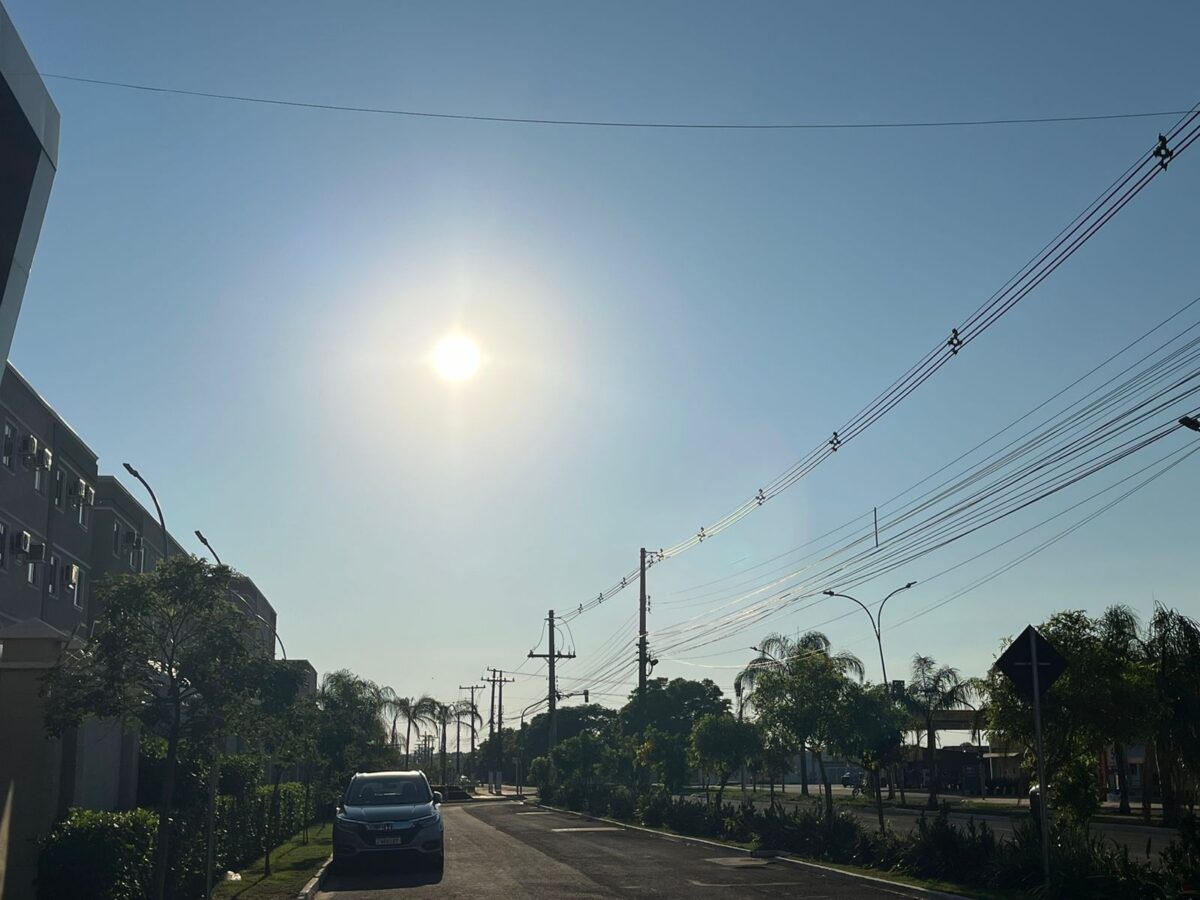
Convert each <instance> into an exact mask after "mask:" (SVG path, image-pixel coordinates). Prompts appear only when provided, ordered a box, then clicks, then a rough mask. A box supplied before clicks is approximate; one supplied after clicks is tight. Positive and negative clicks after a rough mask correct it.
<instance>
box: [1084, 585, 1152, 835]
mask: <svg viewBox="0 0 1200 900" xmlns="http://www.w3.org/2000/svg"><path fill="white" fill-rule="evenodd" d="M1097 624H1098V625H1099V631H1100V642H1101V646H1102V652H1103V654H1104V656H1105V657H1106V659H1108V660H1109V661H1110V664H1109V665H1106V666H1105V667H1104V669H1103V670H1102V671H1103V676H1102V677H1103V678H1104V680H1105V683H1104V684H1103V685H1102V688H1103V689H1102V690H1099V691H1097V692H1096V699H1097V700H1098V702H1099V703H1100V704H1101V709H1100V710H1099V711H1100V712H1101V714H1102V715H1103V719H1104V722H1105V724H1106V726H1107V728H1106V730H1107V731H1108V733H1109V735H1110V736H1111V737H1112V738H1113V752H1114V755H1115V756H1116V762H1117V791H1118V792H1119V794H1120V797H1121V803H1120V807H1119V808H1118V810H1117V812H1118V813H1120V814H1123V815H1129V814H1130V812H1131V811H1132V810H1131V809H1130V806H1129V754H1128V752H1127V749H1126V745H1127V744H1129V743H1132V742H1133V741H1135V740H1137V739H1138V738H1139V737H1141V736H1142V734H1143V733H1144V724H1145V720H1146V714H1145V711H1146V702H1145V699H1146V698H1145V695H1144V693H1143V689H1144V685H1143V684H1142V683H1141V679H1139V678H1138V677H1137V675H1136V673H1137V667H1138V665H1139V658H1140V655H1141V654H1140V650H1141V647H1142V645H1141V643H1140V640H1139V637H1138V619H1137V615H1136V614H1135V613H1134V611H1133V610H1132V609H1130V608H1129V607H1128V606H1121V605H1116V606H1110V607H1109V608H1108V609H1106V610H1105V611H1104V614H1103V615H1102V616H1100V618H1099V620H1098V622H1097Z"/></svg>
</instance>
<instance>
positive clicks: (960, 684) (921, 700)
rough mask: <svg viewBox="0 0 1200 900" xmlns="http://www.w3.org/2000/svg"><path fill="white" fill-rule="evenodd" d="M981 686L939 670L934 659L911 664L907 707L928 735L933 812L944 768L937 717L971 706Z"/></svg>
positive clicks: (918, 658) (948, 670)
mask: <svg viewBox="0 0 1200 900" xmlns="http://www.w3.org/2000/svg"><path fill="white" fill-rule="evenodd" d="M978 693H979V687H978V685H977V684H976V683H975V682H973V681H970V680H964V679H963V678H962V677H961V676H960V675H959V674H958V670H957V669H955V668H953V667H951V666H939V665H938V664H937V661H936V660H934V659H933V657H931V656H921V655H920V654H917V655H915V656H914V657H913V661H912V681H911V682H909V685H908V697H907V699H908V707H909V709H910V710H911V711H912V714H913V715H914V717H915V718H916V719H917V721H918V722H919V723H920V725H921V730H922V731H923V732H924V734H925V763H926V765H927V766H928V768H929V802H928V806H929V808H930V809H936V808H937V796H938V789H939V786H940V781H941V768H940V767H939V766H938V762H937V717H938V715H939V714H941V713H943V712H947V711H949V710H954V709H962V708H964V707H967V706H970V705H971V703H970V701H971V700H972V699H974V698H975V697H976V695H977V694H978Z"/></svg>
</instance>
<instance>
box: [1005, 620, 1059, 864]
mask: <svg viewBox="0 0 1200 900" xmlns="http://www.w3.org/2000/svg"><path fill="white" fill-rule="evenodd" d="M996 668H998V669H999V670H1000V671H1001V672H1003V673H1004V674H1005V675H1007V676H1008V677H1009V679H1010V680H1011V681H1012V683H1013V687H1014V688H1015V689H1016V691H1017V693H1018V694H1019V695H1020V696H1021V697H1023V698H1024V699H1026V700H1029V701H1030V702H1031V704H1032V705H1033V740H1034V750H1035V752H1036V753H1037V777H1038V825H1039V826H1040V831H1041V835H1042V878H1043V880H1044V881H1045V883H1046V886H1047V887H1049V885H1050V829H1049V825H1048V818H1049V817H1048V815H1047V800H1048V797H1049V791H1048V790H1047V787H1046V761H1045V753H1044V751H1043V749H1042V694H1044V693H1045V692H1046V691H1048V690H1050V686H1051V685H1052V684H1054V682H1055V681H1057V680H1058V678H1059V676H1060V675H1062V673H1063V672H1064V671H1065V670H1066V668H1067V661H1066V660H1065V659H1063V658H1062V656H1061V654H1059V652H1058V651H1057V650H1055V649H1054V645H1053V644H1051V643H1050V642H1049V641H1047V640H1046V639H1045V638H1044V637H1042V636H1041V634H1039V633H1038V630H1037V629H1036V628H1034V627H1033V626H1032V625H1029V626H1028V627H1026V629H1025V630H1024V631H1023V632H1021V636H1020V637H1018V638H1017V639H1016V640H1015V641H1013V642H1012V643H1011V644H1009V645H1008V649H1007V650H1005V651H1004V652H1003V653H1002V654H1001V655H1000V658H999V659H998V660H996Z"/></svg>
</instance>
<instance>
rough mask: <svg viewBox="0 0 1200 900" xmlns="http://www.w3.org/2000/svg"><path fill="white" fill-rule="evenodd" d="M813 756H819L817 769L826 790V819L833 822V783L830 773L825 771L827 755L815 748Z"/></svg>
mask: <svg viewBox="0 0 1200 900" xmlns="http://www.w3.org/2000/svg"><path fill="white" fill-rule="evenodd" d="M813 756H815V757H816V758H817V769H818V771H820V773H821V785H822V786H823V788H824V790H825V821H827V822H830V823H832V822H833V785H831V784H830V783H829V773H828V772H826V771H825V757H824V756H822V755H821V751H820V750H814V751H813Z"/></svg>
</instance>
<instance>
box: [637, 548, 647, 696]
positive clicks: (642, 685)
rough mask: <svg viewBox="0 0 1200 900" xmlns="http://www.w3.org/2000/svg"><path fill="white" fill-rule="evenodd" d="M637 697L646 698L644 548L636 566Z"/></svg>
mask: <svg viewBox="0 0 1200 900" xmlns="http://www.w3.org/2000/svg"><path fill="white" fill-rule="evenodd" d="M638 594H639V600H638V603H639V605H638V696H639V697H644V696H646V661H647V656H648V654H647V652H646V548H645V547H643V548H642V552H641V555H640V562H639V564H638Z"/></svg>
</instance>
